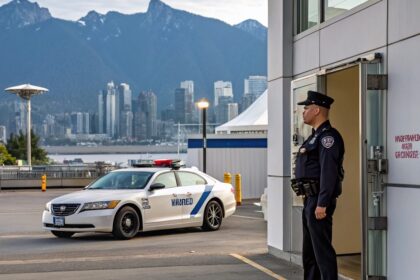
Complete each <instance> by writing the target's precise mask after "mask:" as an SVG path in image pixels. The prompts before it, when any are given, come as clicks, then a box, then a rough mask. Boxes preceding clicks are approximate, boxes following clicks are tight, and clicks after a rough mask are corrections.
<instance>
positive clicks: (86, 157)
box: [48, 153, 187, 164]
mask: <svg viewBox="0 0 420 280" xmlns="http://www.w3.org/2000/svg"><path fill="white" fill-rule="evenodd" d="M48 157H49V158H51V159H52V160H54V161H55V162H57V163H63V161H64V160H74V159H76V158H80V159H82V160H83V162H84V163H93V162H96V161H105V162H110V163H116V164H127V163H128V160H138V159H181V160H184V161H185V160H186V159H187V154H186V153H180V154H176V153H173V154H148V153H146V154H65V155H64V154H51V155H50V154H49V155H48Z"/></svg>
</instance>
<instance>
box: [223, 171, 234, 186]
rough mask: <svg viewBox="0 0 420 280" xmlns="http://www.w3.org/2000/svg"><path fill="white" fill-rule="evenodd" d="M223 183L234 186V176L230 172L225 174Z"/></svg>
mask: <svg viewBox="0 0 420 280" xmlns="http://www.w3.org/2000/svg"><path fill="white" fill-rule="evenodd" d="M223 179H224V180H223V181H224V182H225V183H228V184H232V175H230V173H229V172H225V173H224V175H223Z"/></svg>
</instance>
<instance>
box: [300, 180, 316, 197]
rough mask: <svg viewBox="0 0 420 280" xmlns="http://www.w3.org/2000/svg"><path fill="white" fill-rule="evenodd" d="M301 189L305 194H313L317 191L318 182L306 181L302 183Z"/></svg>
mask: <svg viewBox="0 0 420 280" xmlns="http://www.w3.org/2000/svg"><path fill="white" fill-rule="evenodd" d="M303 189H304V190H305V194H306V195H307V196H314V195H317V194H318V193H319V184H318V182H316V181H308V182H304V183H303Z"/></svg>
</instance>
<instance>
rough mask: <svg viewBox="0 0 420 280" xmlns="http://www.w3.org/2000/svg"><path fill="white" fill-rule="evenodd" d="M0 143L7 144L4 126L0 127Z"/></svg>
mask: <svg viewBox="0 0 420 280" xmlns="http://www.w3.org/2000/svg"><path fill="white" fill-rule="evenodd" d="M0 143H3V144H6V143H7V133H6V126H4V125H0Z"/></svg>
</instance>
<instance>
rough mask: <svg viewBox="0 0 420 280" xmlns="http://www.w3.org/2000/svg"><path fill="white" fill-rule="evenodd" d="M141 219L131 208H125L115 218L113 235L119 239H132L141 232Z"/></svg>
mask: <svg viewBox="0 0 420 280" xmlns="http://www.w3.org/2000/svg"><path fill="white" fill-rule="evenodd" d="M139 226H140V218H139V215H138V214H137V212H136V210H134V209H133V208H132V207H130V206H125V207H123V208H122V209H121V210H120V211H119V212H118V213H117V215H116V216H115V219H114V228H113V230H112V234H113V235H114V237H115V238H117V239H130V238H133V237H134V236H136V234H137V232H138V231H139Z"/></svg>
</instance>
